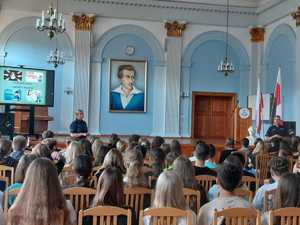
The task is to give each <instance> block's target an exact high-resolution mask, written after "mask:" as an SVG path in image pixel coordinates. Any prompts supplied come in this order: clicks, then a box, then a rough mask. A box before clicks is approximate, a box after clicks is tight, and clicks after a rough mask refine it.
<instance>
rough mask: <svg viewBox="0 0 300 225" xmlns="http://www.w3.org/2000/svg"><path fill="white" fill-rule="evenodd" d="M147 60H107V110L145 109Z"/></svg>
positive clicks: (138, 110)
mask: <svg viewBox="0 0 300 225" xmlns="http://www.w3.org/2000/svg"><path fill="white" fill-rule="evenodd" d="M146 106H147V61H146V60H120V59H110V60H109V111H110V112H125V113H126V112H136V113H144V112H146V111H147V109H146Z"/></svg>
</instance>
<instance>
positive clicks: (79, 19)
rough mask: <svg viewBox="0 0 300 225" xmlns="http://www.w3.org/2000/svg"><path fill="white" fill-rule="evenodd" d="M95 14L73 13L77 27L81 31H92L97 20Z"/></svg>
mask: <svg viewBox="0 0 300 225" xmlns="http://www.w3.org/2000/svg"><path fill="white" fill-rule="evenodd" d="M95 18H96V17H95V16H87V15H85V14H82V15H73V16H72V20H73V22H74V23H75V29H76V30H80V31H90V30H91V29H92V25H93V24H94V22H95Z"/></svg>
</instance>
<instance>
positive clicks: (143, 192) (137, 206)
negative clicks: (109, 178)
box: [124, 187, 152, 219]
mask: <svg viewBox="0 0 300 225" xmlns="http://www.w3.org/2000/svg"><path fill="white" fill-rule="evenodd" d="M147 197H148V198H147ZM124 198H125V205H126V206H130V207H131V208H132V209H134V210H135V213H136V217H137V219H138V217H139V212H140V211H141V210H143V209H145V208H148V207H149V206H150V205H151V199H152V190H151V189H149V188H144V187H133V188H124ZM146 200H148V202H146Z"/></svg>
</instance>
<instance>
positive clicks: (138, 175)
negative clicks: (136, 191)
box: [123, 148, 148, 187]
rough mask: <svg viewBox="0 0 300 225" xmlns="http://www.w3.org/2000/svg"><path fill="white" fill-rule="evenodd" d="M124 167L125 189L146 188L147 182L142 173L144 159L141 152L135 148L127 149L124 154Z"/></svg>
mask: <svg viewBox="0 0 300 225" xmlns="http://www.w3.org/2000/svg"><path fill="white" fill-rule="evenodd" d="M124 165H125V167H126V174H125V176H124V179H123V180H124V183H125V186H126V187H147V186H148V180H147V179H146V176H145V175H144V171H143V166H144V158H143V154H142V152H141V151H139V150H138V149H136V148H135V149H128V150H127V151H126V152H125V153H124Z"/></svg>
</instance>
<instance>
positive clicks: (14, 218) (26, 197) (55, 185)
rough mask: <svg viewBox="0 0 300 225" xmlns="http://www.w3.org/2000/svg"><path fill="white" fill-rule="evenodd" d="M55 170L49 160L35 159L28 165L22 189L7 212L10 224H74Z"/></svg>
mask: <svg viewBox="0 0 300 225" xmlns="http://www.w3.org/2000/svg"><path fill="white" fill-rule="evenodd" d="M57 176H58V174H57V171H56V168H55V167H54V165H53V164H52V163H51V161H50V160H48V159H46V158H38V159H35V160H34V161H33V162H32V163H31V164H30V166H29V168H28V170H27V172H26V176H25V181H24V184H23V187H22V189H21V191H20V193H19V194H18V196H17V198H16V201H15V203H14V204H13V206H12V207H11V208H10V209H9V211H8V224H9V225H28V224H30V225H31V224H39V225H49V224H53V225H54V224H55V225H56V224H60V223H59V222H60V218H61V214H62V213H63V214H64V224H66V225H69V224H71V221H69V220H70V217H69V211H68V209H67V205H66V200H65V197H64V195H63V192H62V189H61V187H60V184H59V181H58V177H57Z"/></svg>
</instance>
